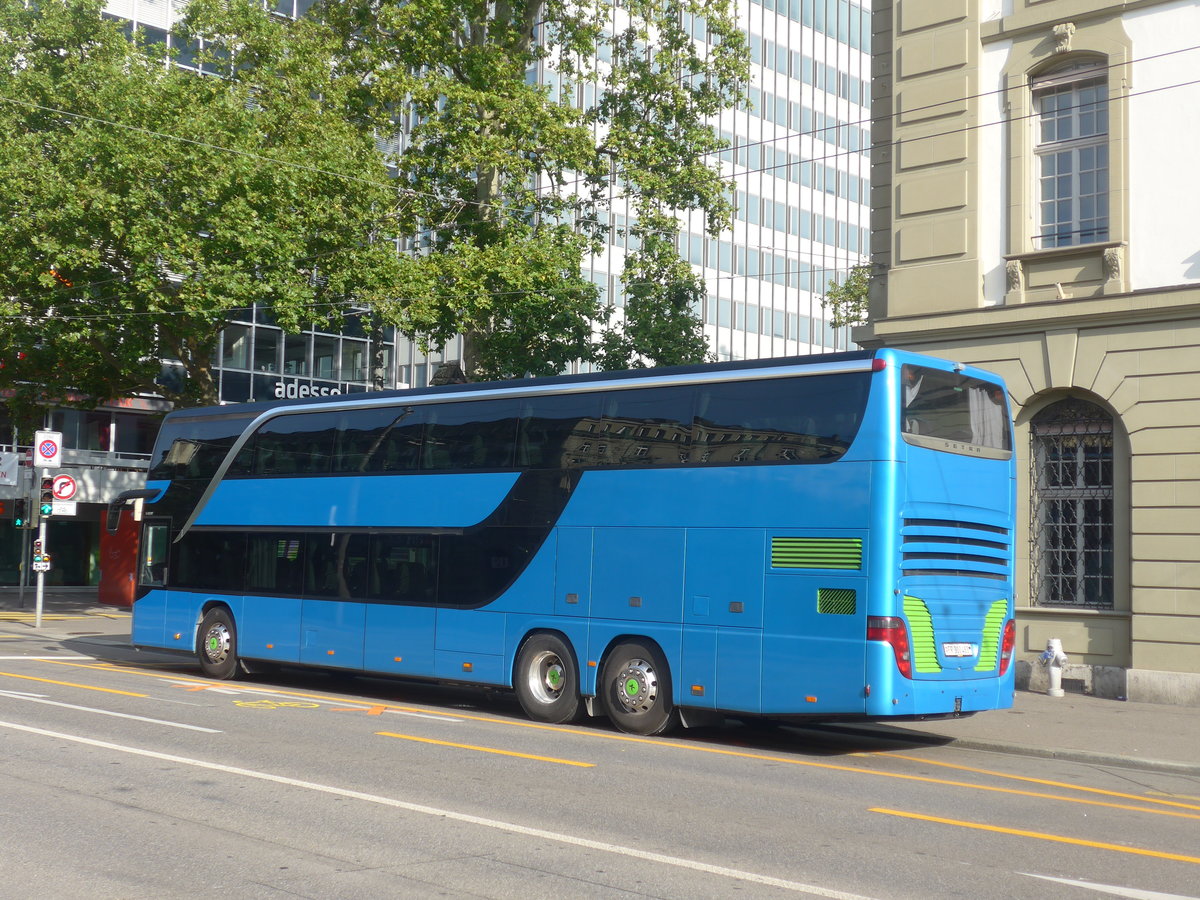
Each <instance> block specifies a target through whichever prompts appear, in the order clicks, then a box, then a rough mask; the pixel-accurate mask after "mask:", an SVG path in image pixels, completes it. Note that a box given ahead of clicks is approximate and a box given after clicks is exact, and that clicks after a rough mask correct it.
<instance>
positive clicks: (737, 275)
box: [0, 46, 1200, 321]
mask: <svg viewBox="0 0 1200 900" xmlns="http://www.w3.org/2000/svg"><path fill="white" fill-rule="evenodd" d="M1198 49H1200V46H1195V47H1187V48H1182V49H1180V50H1172V51H1167V52H1166V53H1162V54H1155V55H1154V56H1149V57H1144V58H1143V59H1156V58H1159V57H1162V56H1168V55H1171V54H1174V53H1182V52H1187V51H1192V50H1198ZM1135 61H1137V60H1130V61H1128V62H1135ZM1126 64H1128V63H1116V64H1112V66H1109V67H1106V68H1111V67H1113V66H1116V65H1126ZM1197 84H1200V79H1193V80H1191V81H1182V82H1173V83H1171V84H1165V85H1160V86H1158V87H1155V88H1148V89H1146V90H1143V91H1128V92H1126V93H1124V94H1122V95H1120V96H1119V97H1110V98H1109V99H1108V100H1107V101H1106V102H1108V103H1112V102H1114V101H1117V100H1128V99H1131V98H1133V97H1139V96H1144V95H1149V94H1155V93H1160V92H1162V91H1165V90H1171V89H1174V88H1180V87H1191V86H1194V85H1197ZM1024 87H1025V86H1023V85H1022V86H1017V87H1014V88H1004V89H1001V90H997V91H987V92H984V93H981V94H977V95H973V96H977V97H984V96H989V95H993V94H999V93H1004V92H1006V91H1008V90H1015V89H1024ZM0 102H7V103H16V104H20V105H26V106H33V107H35V108H38V109H42V110H45V111H49V112H60V113H62V114H64V115H69V116H74V117H77V118H81V119H86V120H91V121H96V122H98V123H101V124H111V125H114V126H116V127H123V128H136V130H138V131H141V132H144V133H147V134H152V135H155V136H158V137H162V138H165V139H170V140H182V141H186V142H189V143H196V144H203V145H205V146H208V147H211V148H213V149H217V150H223V151H225V152H229V153H244V154H245V155H247V156H251V157H254V158H258V159H260V160H262V161H264V162H269V163H273V162H278V161H277V160H274V159H272V158H270V157H262V156H259V155H257V154H250V153H246V152H245V151H238V150H234V149H231V148H223V147H220V146H219V145H213V144H205V142H200V141H192V140H190V139H188V138H178V137H176V136H174V135H170V134H165V133H160V132H153V131H150V130H149V129H142V128H137V126H126V125H121V124H120V123H114V122H108V121H106V120H103V119H97V118H94V117H90V116H84V115H81V114H76V113H70V112H68V111H65V110H55V109H54V108H51V107H43V106H39V105H37V104H30V103H25V102H24V101H16V100H11V99H10V98H6V97H0ZM951 102H955V101H942V102H941V103H937V104H933V105H932V106H934V107H936V106H944V105H946V104H947V103H951ZM1085 105H1086V106H1092V105H1095V104H1090V103H1089V104H1078V105H1077V106H1074V107H1070V108H1072V109H1077V108H1081V107H1082V106H1085ZM891 115H892V116H896V115H898V113H892V114H891ZM1038 115H1039V113H1036V112H1033V113H1028V114H1026V115H1024V116H1019V117H1009V118H1002V119H998V120H996V121H991V122H982V123H979V124H974V125H964V126H959V127H956V128H952V129H949V130H946V131H940V132H936V133H934V134H926V135H921V136H919V137H916V138H907V139H903V140H895V141H891V142H889V145H890V146H892V147H895V146H898V145H900V144H902V143H906V142H907V143H915V142H917V141H922V140H932V139H934V138H938V137H946V136H950V135H954V134H959V133H967V132H969V131H976V130H979V129H982V128H985V127H990V126H997V125H1001V126H1002V125H1008V124H1011V123H1012V122H1017V121H1022V120H1025V119H1032V118H1035V117H1036V116H1038ZM826 130H828V129H817V130H815V131H813V132H803V133H792V134H788V135H783V136H780V137H778V138H770V139H765V140H762V141H758V142H756V144H757V145H765V144H769V143H774V142H776V141H780V140H791V139H794V138H797V137H804V136H812V135H813V134H816V133H818V132H823V131H826ZM754 145H755V144H745V145H739V146H746V147H749V146H754ZM872 146H873V147H874V146H881V145H878V144H874V145H872ZM860 152H861V151H859V150H846V151H837V152H835V153H829V154H824V155H822V156H819V157H812V158H809V159H806V160H803V161H802V162H823V161H827V160H832V159H837V158H839V157H842V156H848V155H850V154H856V153H860ZM798 164H800V163H783V164H778V165H775V166H768V167H762V168H758V169H748V170H746V171H744V172H740V173H734V174H732V175H729V176H724V177H723V178H724V180H733V179H736V178H740V177H745V176H747V175H753V174H761V173H764V172H769V171H774V170H775V169H779V168H786V167H788V166H790V165H798ZM291 165H293V166H294V167H296V168H301V169H310V170H311V171H316V172H319V173H321V174H326V175H330V176H333V177H343V178H348V179H352V180H357V181H360V182H365V183H372V184H376V185H387V183H386V182H370V181H368V180H367V179H360V178H356V177H355V176H345V175H339V173H336V172H332V171H328V170H321V169H315V168H312V167H307V166H303V165H301V164H298V163H293V164H291ZM407 193H409V194H412V195H415V196H423V197H427V198H429V199H434V200H437V201H438V202H447V201H445V200H444V199H442V198H439V197H437V196H436V195H433V194H429V193H427V192H421V191H407ZM628 196H629V195H615V196H614V197H613V198H612V199H626V198H628ZM461 202H462V204H463V205H464V206H481V205H483V204H480V203H478V202H477V201H461ZM504 214H505V215H513V216H515V215H517V214H516V213H509V212H505V213H504ZM582 221H585V222H590V223H593V224H597V225H598V224H600V222H599V220H590V219H585V220H582ZM449 227H452V226H449V225H443V226H437V227H431V228H430V229H429V230H431V231H439V230H442V229H444V228H449ZM663 233H668V232H663ZM348 246H349V245H348ZM342 249H345V248H342ZM771 249H774V250H775V251H776V252H781V253H789V252H794V251H788V250H786V249H782V248H771ZM330 252H338V251H330ZM810 271H812V270H810ZM823 271H841V269H840V268H839V269H824V270H823ZM775 274H782V273H768V274H767V275H764V274H763V273H759V274H757V275H754V276H751V275H749V274H748V273H735V274H731V275H720V276H708V277H705V280H706V281H712V280H726V279H733V278H750V277H754V278H763V277H770V276H772V275H775ZM77 287H79V286H77ZM535 293H539V292H538V291H490V292H487V296H496V297H501V296H511V295H528V294H535ZM21 299H22V298H13V300H14V301H20V300H21ZM349 303H351V301H350V300H344V301H342V302H341V303H340V304H335V303H331V304H328V305H329V306H330V308H333V307H335V306H338V305H343V304H349ZM176 314H182V311H162V312H146V313H132V312H130V313H119V314H114V315H112V316H90V317H73V316H60V317H59V318H61V319H64V320H76V319H81V320H96V321H102V320H105V319H120V318H127V317H133V316H139V317H140V316H150V315H159V316H161V315H176ZM28 315H29V314H28V313H23V314H15V315H11V316H0V321H4V320H11V319H18V318H23V317H25V316H28Z"/></svg>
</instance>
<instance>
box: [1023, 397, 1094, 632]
mask: <svg viewBox="0 0 1200 900" xmlns="http://www.w3.org/2000/svg"><path fill="white" fill-rule="evenodd" d="M1030 441H1031V448H1030V449H1031V452H1030V468H1031V471H1030V484H1031V485H1032V488H1033V491H1032V494H1033V496H1032V503H1031V512H1032V516H1031V518H1032V522H1031V524H1030V539H1031V544H1032V546H1031V547H1030V560H1031V563H1032V566H1031V568H1032V573H1031V574H1032V585H1031V587H1032V591H1031V596H1032V597H1033V602H1034V605H1035V606H1046V607H1077V608H1087V609H1112V608H1113V421H1112V417H1111V416H1109V415H1108V414H1107V413H1106V412H1104V410H1102V409H1100V408H1099V407H1097V406H1095V405H1094V404H1091V403H1088V402H1086V401H1083V400H1074V399H1072V400H1061V401H1059V402H1058V403H1054V404H1052V405H1051V406H1049V407H1047V408H1046V409H1044V410H1043V411H1042V412H1040V413H1039V414H1038V415H1037V416H1035V417H1034V419H1033V422H1032V423H1031V428H1030Z"/></svg>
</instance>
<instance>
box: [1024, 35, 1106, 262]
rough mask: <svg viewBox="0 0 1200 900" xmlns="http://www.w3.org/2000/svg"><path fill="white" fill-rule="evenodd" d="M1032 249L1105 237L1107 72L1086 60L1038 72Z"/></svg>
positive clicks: (1098, 62)
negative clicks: (1035, 224) (1034, 234)
mask: <svg viewBox="0 0 1200 900" xmlns="http://www.w3.org/2000/svg"><path fill="white" fill-rule="evenodd" d="M1031 87H1032V90H1033V106H1034V111H1035V113H1036V115H1037V120H1036V128H1037V132H1036V136H1035V140H1034V145H1035V146H1034V153H1035V154H1036V156H1037V163H1036V169H1035V173H1034V178H1035V190H1036V193H1035V196H1036V197H1037V205H1038V219H1037V221H1038V229H1037V232H1036V238H1035V241H1034V247H1035V248H1036V249H1038V250H1044V249H1048V248H1051V247H1066V246H1071V245H1073V244H1091V243H1096V242H1098V241H1107V240H1108V193H1109V186H1108V71H1107V67H1106V66H1105V65H1104V63H1103V61H1102V60H1094V59H1092V60H1086V61H1081V62H1074V63H1071V64H1070V65H1067V66H1064V67H1059V68H1056V69H1053V70H1051V71H1049V72H1046V73H1045V74H1041V75H1038V76H1037V77H1035V78H1034V79H1033V82H1032V85H1031Z"/></svg>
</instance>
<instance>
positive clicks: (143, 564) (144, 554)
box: [132, 518, 171, 646]
mask: <svg viewBox="0 0 1200 900" xmlns="http://www.w3.org/2000/svg"><path fill="white" fill-rule="evenodd" d="M170 552H171V520H170V519H156V518H148V519H145V520H144V521H143V522H142V539H141V547H140V550H139V552H138V555H137V594H136V599H135V601H134V606H133V628H132V641H133V643H134V644H139V643H151V644H155V645H158V646H162V643H163V640H164V639H165V637H166V634H165V629H166V614H167V585H168V583H169V582H168V579H169V576H170V572H169V567H168V563H169V561H170Z"/></svg>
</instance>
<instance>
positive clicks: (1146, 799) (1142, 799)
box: [877, 753, 1200, 812]
mask: <svg viewBox="0 0 1200 900" xmlns="http://www.w3.org/2000/svg"><path fill="white" fill-rule="evenodd" d="M877 755H880V756H891V757H894V758H895V759H904V760H908V761H909V762H919V763H924V764H926V765H930V766H941V767H942V768H945V769H957V770H959V771H961V772H974V773H975V774H978V775H991V776H993V777H995V778H1007V779H1009V780H1011V781H1027V782H1029V783H1031V784H1041V785H1045V786H1046V787H1056V788H1066V789H1067V790H1071V791H1082V792H1084V793H1088V794H1101V795H1102V796H1105V797H1119V798H1121V799H1122V800H1136V801H1138V802H1139V803H1157V804H1159V805H1161V806H1173V807H1177V808H1179V809H1192V810H1196V811H1197V812H1200V806H1197V805H1195V804H1191V803H1179V802H1177V801H1175V800H1162V799H1159V797H1169V796H1172V795H1171V794H1162V793H1159V795H1158V797H1155V796H1153V795H1148V794H1126V793H1122V792H1121V791H1106V790H1104V789H1103V788H1091V787H1080V786H1079V785H1077V784H1068V783H1066V782H1063V781H1047V780H1046V779H1044V778H1032V777H1030V776H1028V775H1010V774H1009V773H1007V772H996V771H993V770H992V769H978V768H975V767H974V766H963V765H959V764H958V763H950V762H940V761H939V760H936V759H924V758H922V757H919V756H906V755H905V754H903V753H895V754H892V753H882V754H877ZM1181 799H1184V800H1193V799H1200V798H1195V797H1186V796H1184V797H1182V798H1181ZM1118 808H1119V809H1126V808H1127V807H1123V806H1122V807H1118Z"/></svg>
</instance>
